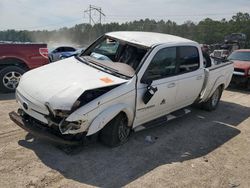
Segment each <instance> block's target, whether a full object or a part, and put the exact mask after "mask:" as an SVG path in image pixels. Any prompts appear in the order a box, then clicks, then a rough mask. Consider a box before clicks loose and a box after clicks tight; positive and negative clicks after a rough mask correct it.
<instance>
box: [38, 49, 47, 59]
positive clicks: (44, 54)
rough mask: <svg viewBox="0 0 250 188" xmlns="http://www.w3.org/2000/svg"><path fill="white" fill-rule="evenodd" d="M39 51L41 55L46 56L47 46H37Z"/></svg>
mask: <svg viewBox="0 0 250 188" xmlns="http://www.w3.org/2000/svg"><path fill="white" fill-rule="evenodd" d="M39 53H40V54H41V56H43V57H45V58H48V53H49V52H48V48H39Z"/></svg>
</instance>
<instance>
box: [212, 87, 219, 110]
mask: <svg viewBox="0 0 250 188" xmlns="http://www.w3.org/2000/svg"><path fill="white" fill-rule="evenodd" d="M219 98H220V92H219V89H216V90H215V92H214V94H213V96H212V105H213V106H216V105H217V104H218V102H219Z"/></svg>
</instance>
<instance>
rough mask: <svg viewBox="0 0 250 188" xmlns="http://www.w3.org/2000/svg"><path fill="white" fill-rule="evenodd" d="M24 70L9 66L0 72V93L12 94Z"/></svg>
mask: <svg viewBox="0 0 250 188" xmlns="http://www.w3.org/2000/svg"><path fill="white" fill-rule="evenodd" d="M23 73H25V70H24V69H22V68H20V67H17V66H9V67H5V68H3V69H2V70H0V91H1V92H4V93H10V92H14V91H15V89H16V88H17V85H18V83H19V80H20V78H21V76H22V75H23Z"/></svg>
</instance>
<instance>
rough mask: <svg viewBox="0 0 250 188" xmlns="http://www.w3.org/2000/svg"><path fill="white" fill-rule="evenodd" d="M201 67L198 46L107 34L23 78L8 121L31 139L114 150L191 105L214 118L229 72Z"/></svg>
mask: <svg viewBox="0 0 250 188" xmlns="http://www.w3.org/2000/svg"><path fill="white" fill-rule="evenodd" d="M204 62H205V60H204V59H203V55H202V51H201V48H200V45H199V44H198V43H196V42H194V41H191V40H188V39H184V38H181V37H177V36H173V35H167V34H160V33H150V32H111V33H107V34H105V35H104V36H102V37H100V38H99V39H97V40H96V41H95V42H94V43H93V44H92V45H90V46H89V47H88V48H87V49H86V50H85V51H84V52H83V53H82V54H80V55H78V56H75V57H71V58H68V59H64V60H61V61H58V62H55V63H51V64H49V65H45V66H43V67H40V68H37V69H34V70H31V71H29V72H27V73H25V74H24V75H23V76H22V77H21V80H20V83H19V85H18V88H17V90H16V100H17V102H18V103H19V104H20V108H19V109H18V111H17V113H16V112H11V113H10V114H9V115H10V118H11V119H12V120H13V121H14V122H15V123H16V124H17V125H19V126H20V127H21V128H23V129H25V130H27V131H28V132H30V133H31V134H33V135H35V136H37V137H43V138H46V139H49V140H52V141H56V142H59V143H62V144H76V143H82V142H84V141H85V140H86V139H88V138H90V137H92V136H93V135H95V136H96V135H98V138H99V139H100V140H101V142H103V143H104V144H106V145H108V146H117V145H120V144H122V143H124V142H125V141H126V140H127V139H128V137H129V135H130V133H131V131H132V130H141V129H144V128H146V127H147V126H153V125H154V124H155V122H157V123H158V124H159V123H161V122H165V121H167V120H170V119H172V118H173V117H176V116H178V115H181V114H182V113H181V112H182V111H181V109H184V108H185V107H187V106H190V105H192V104H194V103H197V104H201V106H203V108H205V109H207V110H214V109H215V108H216V107H217V105H218V103H219V100H220V97H221V94H222V92H223V90H224V89H225V88H226V87H227V86H228V85H229V82H230V80H231V77H232V73H233V65H232V63H231V62H221V63H218V62H217V63H216V64H214V63H213V61H212V63H210V64H209V63H204ZM187 112H188V110H183V113H187ZM173 114H174V115H173Z"/></svg>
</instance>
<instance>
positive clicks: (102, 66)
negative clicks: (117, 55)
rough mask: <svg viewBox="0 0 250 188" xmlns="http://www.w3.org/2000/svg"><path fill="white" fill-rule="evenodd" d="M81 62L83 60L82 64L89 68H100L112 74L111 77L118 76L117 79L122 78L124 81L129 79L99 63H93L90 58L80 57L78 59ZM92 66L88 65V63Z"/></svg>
mask: <svg viewBox="0 0 250 188" xmlns="http://www.w3.org/2000/svg"><path fill="white" fill-rule="evenodd" d="M78 58H79V59H80V60H81V61H82V60H84V61H83V62H84V63H86V64H87V65H89V66H92V67H96V66H97V67H100V68H102V69H104V70H105V71H108V72H109V73H110V74H113V75H115V76H118V77H122V78H124V79H128V78H130V77H129V76H126V75H124V74H121V73H120V72H119V71H117V70H116V69H113V68H110V67H108V66H105V65H103V64H100V63H98V62H95V61H93V60H92V59H90V58H88V57H86V56H81V57H78ZM89 62H90V63H91V64H92V65H91V64H90V63H89ZM97 67H96V68H97Z"/></svg>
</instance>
